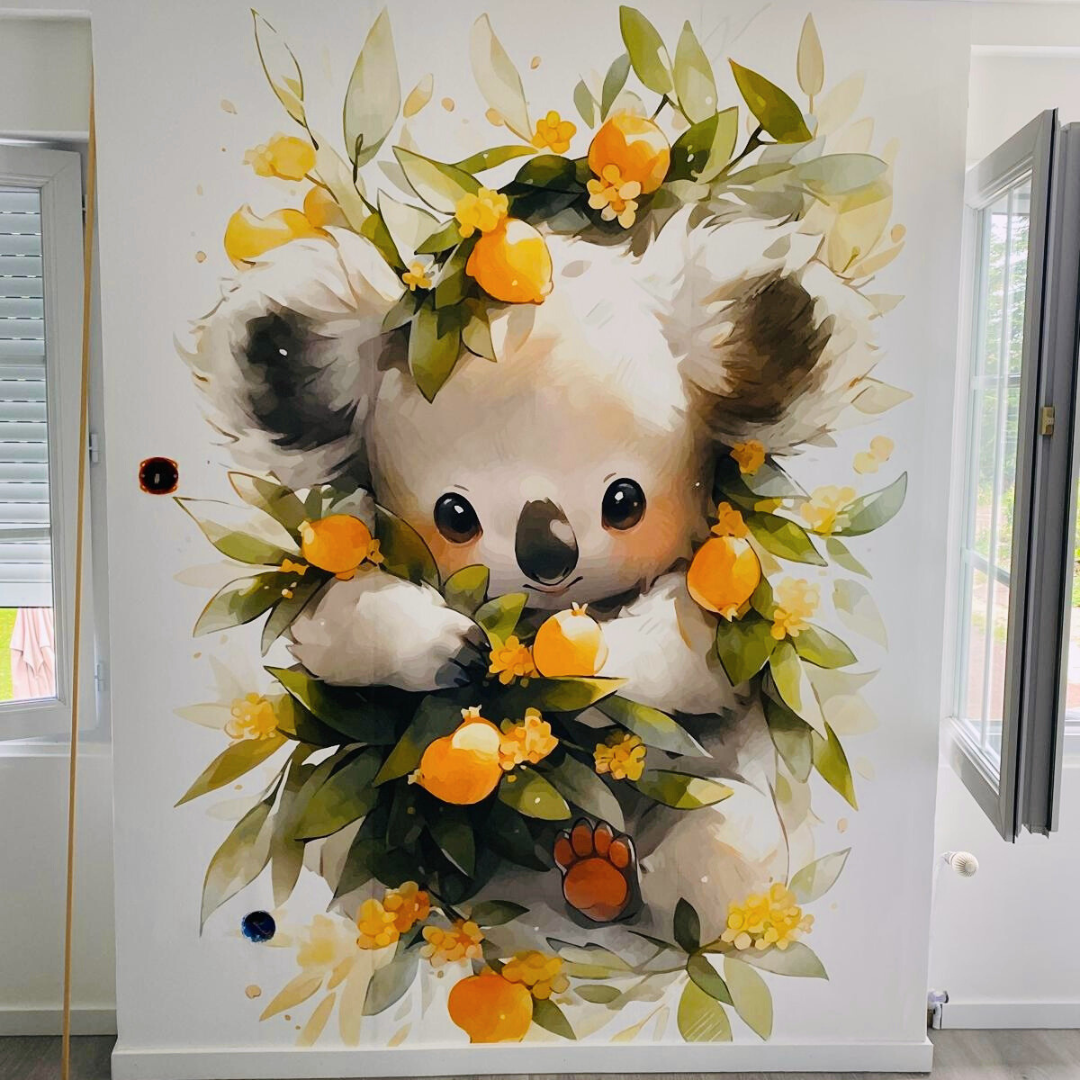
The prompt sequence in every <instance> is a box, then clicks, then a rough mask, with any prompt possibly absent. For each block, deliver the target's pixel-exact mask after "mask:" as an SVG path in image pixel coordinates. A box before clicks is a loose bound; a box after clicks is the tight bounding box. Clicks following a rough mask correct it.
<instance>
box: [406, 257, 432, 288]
mask: <svg viewBox="0 0 1080 1080" xmlns="http://www.w3.org/2000/svg"><path fill="white" fill-rule="evenodd" d="M427 272H428V267H426V266H425V265H424V264H423V263H422V262H420V260H419V259H417V260H416V262H411V263H409V269H408V270H406V271H405V273H404V274H402V275H401V280H402V281H403V282H405V284H406V285H408V286H409V292H416V290H417V289H418V288H420V289H430V288H431V278H429V277H428V273H427Z"/></svg>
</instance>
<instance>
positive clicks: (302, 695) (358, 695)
mask: <svg viewBox="0 0 1080 1080" xmlns="http://www.w3.org/2000/svg"><path fill="white" fill-rule="evenodd" d="M266 670H267V671H268V672H269V673H270V674H271V675H273V676H274V678H275V679H277V681H278V682H279V683H281V685H282V686H283V687H285V689H286V690H287V691H288V692H289V693H290V694H291V695H292V696H293V697H294V698H295V699H296V700H297V701H299V702H300V704H301V705H303V706H304V708H305V709H307V710H308V712H310V713H311V714H312V715H313V716H314V717H315V718H316V719H317V720H321V721H322V722H323V723H324V724H327V725H329V726H330V727H332V728H333V729H334V730H335V731H337V732H340V733H341V734H343V735H347V736H348V737H349V738H351V739H355V740H356V741H357V742H364V743H370V744H371V745H372V746H389V745H390V744H391V743H392V742H393V741H394V720H395V719H396V710H395V709H394V708H392V707H390V706H388V705H384V704H382V703H379V702H377V701H374V700H372V699H371V696H370V692H368V691H359V690H353V689H351V688H346V687H339V686H329V685H327V684H326V683H324V682H320V681H319V680H318V679H315V678H313V677H312V676H311V675H309V674H308V673H307V672H306V671H301V670H298V669H295V668H279V667H268V668H267V669H266Z"/></svg>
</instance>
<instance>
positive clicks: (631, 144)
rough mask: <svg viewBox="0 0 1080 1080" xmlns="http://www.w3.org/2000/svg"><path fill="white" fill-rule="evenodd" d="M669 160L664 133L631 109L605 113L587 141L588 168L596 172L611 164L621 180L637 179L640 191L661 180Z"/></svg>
mask: <svg viewBox="0 0 1080 1080" xmlns="http://www.w3.org/2000/svg"><path fill="white" fill-rule="evenodd" d="M670 164H671V147H670V146H669V145H668V141H667V137H666V136H665V135H664V133H663V132H662V131H661V130H660V128H659V127H657V125H656V124H655V123H653V121H652V120H649V119H648V118H647V117H644V116H635V115H634V114H633V113H628V112H621V113H616V114H615V115H614V116H610V117H608V119H607V120H605V121H604V122H603V124H601V125H600V130H599V131H597V133H596V134H595V135H594V136H593V141H592V142H591V143H590V144H589V168H590V169H591V170H592V171H593V172H594V173H596V175H597V176H602V175H603V172H604V169H605V168H606V167H607V166H608V165H614V166H615V167H616V168H617V169H618V170H619V178H620V180H621V181H622V182H623V183H624V184H625V183H627V182H630V181H635V180H636V181H637V182H638V183H639V184H640V185H641V193H642V194H643V195H648V194H649V192H650V191H655V190H656V189H657V188H658V187H659V186H660V185H661V184H662V183H663V182H664V177H665V176H667V171H668V166H669V165H670Z"/></svg>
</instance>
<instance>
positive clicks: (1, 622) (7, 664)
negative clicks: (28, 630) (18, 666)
mask: <svg viewBox="0 0 1080 1080" xmlns="http://www.w3.org/2000/svg"><path fill="white" fill-rule="evenodd" d="M16 614H18V608H0V701H10V700H11V699H12V697H13V696H14V691H13V690H12V687H11V635H12V632H13V631H14V630H15V616H16Z"/></svg>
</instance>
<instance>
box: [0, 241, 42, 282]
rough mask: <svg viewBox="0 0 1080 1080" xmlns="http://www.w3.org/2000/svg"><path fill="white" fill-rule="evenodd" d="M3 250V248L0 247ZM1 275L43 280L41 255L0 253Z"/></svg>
mask: <svg viewBox="0 0 1080 1080" xmlns="http://www.w3.org/2000/svg"><path fill="white" fill-rule="evenodd" d="M0 250H2V248H0ZM0 277H5V278H6V277H17V278H27V277H29V278H37V279H38V280H39V281H40V280H41V256H40V255H0Z"/></svg>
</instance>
